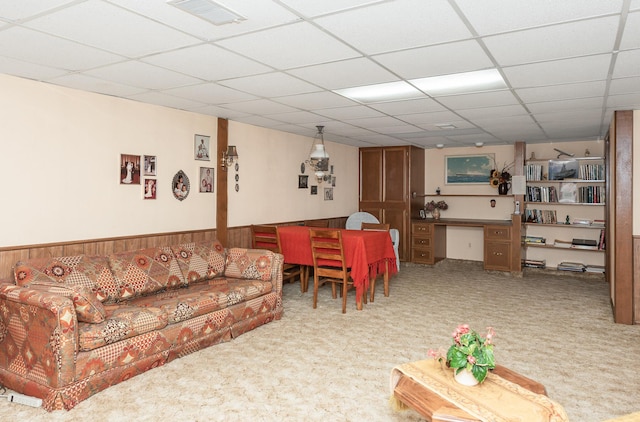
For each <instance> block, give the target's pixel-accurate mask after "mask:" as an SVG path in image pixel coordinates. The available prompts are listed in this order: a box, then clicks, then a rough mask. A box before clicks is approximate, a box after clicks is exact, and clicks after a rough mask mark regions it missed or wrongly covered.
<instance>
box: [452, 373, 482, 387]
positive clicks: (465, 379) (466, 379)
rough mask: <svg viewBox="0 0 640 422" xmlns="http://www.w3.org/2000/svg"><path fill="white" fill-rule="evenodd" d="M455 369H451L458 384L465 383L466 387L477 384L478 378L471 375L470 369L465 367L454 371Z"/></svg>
mask: <svg viewBox="0 0 640 422" xmlns="http://www.w3.org/2000/svg"><path fill="white" fill-rule="evenodd" d="M456 371H457V369H454V370H453V374H454V376H453V377H454V378H455V380H456V381H457V382H458V384H462V385H466V386H468V387H472V386H474V385H478V380H477V379H476V377H474V376H473V374H472V373H471V371H469V370H468V369H467V368H464V369H463V370H462V371H460V372H458V373H456Z"/></svg>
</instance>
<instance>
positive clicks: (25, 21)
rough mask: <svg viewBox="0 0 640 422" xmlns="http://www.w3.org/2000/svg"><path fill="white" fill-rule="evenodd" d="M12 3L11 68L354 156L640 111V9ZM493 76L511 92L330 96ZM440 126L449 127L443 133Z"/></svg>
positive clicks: (472, 3) (411, 0) (586, 133)
mask: <svg viewBox="0 0 640 422" xmlns="http://www.w3.org/2000/svg"><path fill="white" fill-rule="evenodd" d="M219 3H221V4H223V5H224V6H226V7H228V8H229V9H231V10H234V11H235V12H237V13H239V14H240V15H242V16H244V17H246V18H247V19H246V20H244V21H242V22H240V23H232V24H226V25H219V26H216V25H213V24H212V23H209V22H207V21H205V20H203V19H200V18H198V17H195V16H193V15H190V14H188V13H185V12H183V11H181V10H179V9H178V8H176V7H174V6H172V5H169V4H167V3H166V0H145V1H131V0H66V1H65V0H22V1H20V2H14V1H9V0H0V72H1V73H6V74H11V75H16V76H21V77H25V78H29V79H35V80H39V81H43V82H47V83H52V84H58V85H62V86H68V87H71V88H77V89H82V90H86V91H93V92H97V93H102V94H107V95H113V96H118V97H123V98H129V99H132V100H135V101H141V102H146V103H151V104H158V105H162V106H167V107H173V108H178V109H182V110H188V111H194V112H198V113H204V114H211V115H214V116H218V117H224V118H229V119H232V120H236V121H240V122H246V123H249V124H254V125H258V126H264V127H268V128H273V129H276V130H282V131H285V132H292V133H297V134H301V135H306V136H313V134H314V133H315V126H316V125H319V124H322V125H325V126H326V129H325V139H327V140H331V141H335V142H340V143H344V144H348V145H354V146H376V145H401V144H412V145H417V146H421V147H427V148H429V147H434V146H435V145H436V144H440V143H442V144H445V145H446V146H471V145H473V144H474V143H475V142H479V141H481V142H484V143H485V144H489V145H491V144H494V145H503V144H511V143H513V142H515V141H519V140H523V141H526V142H529V143H536V142H549V141H573V140H585V139H597V138H600V137H602V136H603V135H604V134H605V133H606V130H607V128H608V124H609V121H610V119H611V115H612V113H613V111H614V110H617V109H640V0H607V1H601V0H563V1H555V0H536V1H531V0H483V1H477V0H430V1H424V0H377V1H375V0H324V1H312V0H219ZM491 68H496V69H498V71H499V72H500V73H501V74H502V75H503V77H504V78H505V80H506V83H507V89H503V90H498V91H491V92H482V93H473V94H462V95H450V96H438V97H430V96H428V95H427V94H426V93H422V92H420V93H419V98H417V99H411V100H403V101H393V102H381V103H371V104H366V105H364V104H360V103H357V102H355V101H353V100H350V99H347V98H345V97H343V96H340V95H338V94H336V93H334V92H333V91H332V90H336V89H342V88H348V87H356V86H363V85H370V84H380V83H389V82H397V81H408V80H411V79H417V78H424V77H429V76H438V75H445V74H451V73H457V72H467V71H474V70H483V69H491ZM443 126H444V127H443Z"/></svg>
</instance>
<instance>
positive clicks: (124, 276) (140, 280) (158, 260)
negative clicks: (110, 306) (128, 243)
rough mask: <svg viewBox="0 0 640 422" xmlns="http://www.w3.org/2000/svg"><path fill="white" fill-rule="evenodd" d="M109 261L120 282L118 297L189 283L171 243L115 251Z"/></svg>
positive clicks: (149, 292)
mask: <svg viewBox="0 0 640 422" xmlns="http://www.w3.org/2000/svg"><path fill="white" fill-rule="evenodd" d="M109 264H110V265H111V271H113V275H114V276H115V278H116V280H117V281H118V283H119V286H120V291H119V297H118V300H126V299H131V298H133V297H137V296H142V295H147V294H151V293H154V292H158V291H161V290H165V289H177V288H179V287H181V286H184V285H185V282H184V278H183V277H182V273H181V272H180V267H179V266H178V262H177V260H176V259H175V256H174V255H173V252H171V248H169V247H159V248H148V249H139V250H137V251H129V252H121V253H115V254H111V255H109Z"/></svg>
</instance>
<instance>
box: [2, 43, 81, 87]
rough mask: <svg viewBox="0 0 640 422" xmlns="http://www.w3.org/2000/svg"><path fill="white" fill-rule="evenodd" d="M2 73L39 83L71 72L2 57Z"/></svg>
mask: <svg viewBox="0 0 640 422" xmlns="http://www.w3.org/2000/svg"><path fill="white" fill-rule="evenodd" d="M1 38H2V36H1V35H0V39H1ZM0 73H6V74H7V75H15V76H21V77H23V78H28V79H35V80H37V81H48V80H49V79H52V78H55V77H58V76H62V75H66V74H67V73H69V72H68V71H67V70H64V69H56V68H54V67H48V66H41V65H39V64H33V63H27V62H24V61H22V60H16V59H12V58H9V57H2V56H0Z"/></svg>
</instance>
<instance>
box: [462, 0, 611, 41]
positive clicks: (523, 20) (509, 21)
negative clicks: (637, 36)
mask: <svg viewBox="0 0 640 422" xmlns="http://www.w3.org/2000/svg"><path fill="white" fill-rule="evenodd" d="M456 3H457V4H458V7H460V9H461V10H462V13H464V15H465V17H466V18H467V19H468V20H469V22H470V23H471V25H472V26H473V27H474V28H475V29H476V31H478V33H479V34H480V35H487V34H496V33H499V32H506V31H512V30H514V29H524V28H532V27H536V26H541V25H549V24H555V23H562V22H567V21H573V20H575V19H584V18H589V17H594V16H602V15H606V14H610V13H620V11H621V10H622V3H623V2H622V0H607V1H584V0H563V1H561V2H559V1H556V0H536V1H531V0H509V1H504V0H483V1H481V2H479V1H477V0H456Z"/></svg>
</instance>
